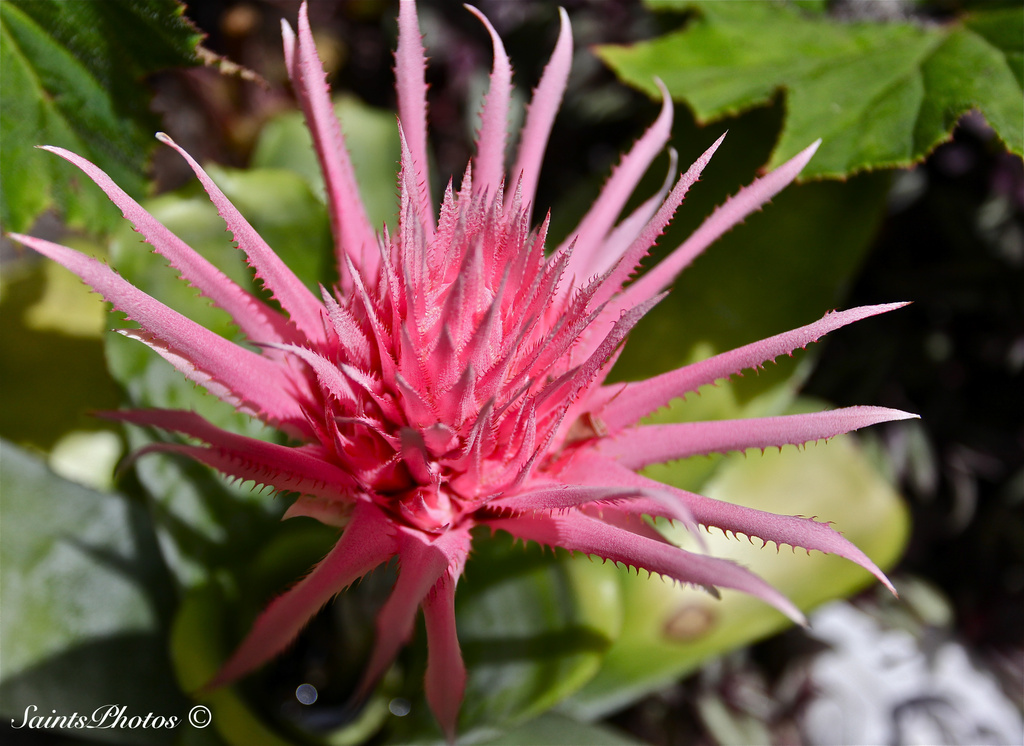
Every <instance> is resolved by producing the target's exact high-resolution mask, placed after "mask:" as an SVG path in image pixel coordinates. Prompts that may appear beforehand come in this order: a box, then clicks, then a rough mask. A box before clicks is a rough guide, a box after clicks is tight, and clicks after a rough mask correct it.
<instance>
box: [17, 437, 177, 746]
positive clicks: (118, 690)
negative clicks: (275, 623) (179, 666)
mask: <svg viewBox="0 0 1024 746" xmlns="http://www.w3.org/2000/svg"><path fill="white" fill-rule="evenodd" d="M0 457H2V460H3V471H2V473H0V512H2V514H3V522H2V524H0V537H2V541H0V606H2V607H3V617H2V635H0V702H2V703H3V704H2V710H3V714H4V716H5V717H18V718H19V722H20V719H21V717H22V716H23V714H24V712H25V709H26V708H27V707H30V706H32V705H35V706H36V707H38V708H39V711H40V712H39V713H38V714H42V715H50V714H51V710H55V711H56V712H57V714H63V715H71V714H72V712H76V711H77V712H78V713H79V714H82V715H91V714H92V713H93V712H94V711H95V710H97V708H101V707H103V706H105V705H109V704H111V703H117V704H119V705H124V706H126V707H127V711H126V712H127V714H128V716H129V717H132V716H135V715H142V716H145V715H146V714H147V713H148V712H153V713H155V714H157V715H163V716H165V717H167V716H172V715H173V716H178V717H184V714H185V704H186V703H185V701H184V699H183V697H182V696H181V693H180V691H178V689H177V687H176V685H175V683H174V678H173V674H172V673H171V669H170V664H169V660H168V657H167V645H166V638H165V636H164V630H165V625H166V623H167V619H168V618H169V616H170V610H169V608H168V599H169V596H170V591H171V585H170V582H169V578H168V576H167V571H166V568H165V567H164V566H163V564H162V562H161V559H160V556H159V553H158V552H157V551H156V546H155V538H154V536H153V533H152V529H151V528H150V526H149V522H148V516H147V513H146V511H145V510H144V509H143V508H142V507H141V506H139V505H137V504H134V503H132V502H130V501H129V500H128V499H127V498H126V497H124V496H123V495H118V494H103V493H100V492H95V491H93V490H90V489H87V488H85V487H81V486H79V485H76V484H73V483H71V482H67V481H65V480H63V479H61V478H60V477H57V476H56V475H54V474H53V473H52V472H50V471H48V470H47V469H46V467H45V466H44V465H43V463H42V462H41V461H40V460H39V459H37V458H36V457H34V456H32V455H30V454H29V453H28V452H26V451H24V450H21V449H20V448H17V447H16V446H12V445H10V444H8V443H6V442H3V443H0ZM89 735H91V736H92V737H93V738H94V739H99V740H103V741H108V742H114V743H118V742H120V743H134V742H136V741H137V740H138V738H139V734H138V732H137V731H133V730H125V729H94V730H91V731H89ZM147 738H149V739H151V742H153V743H171V742H173V741H174V738H175V732H174V731H173V730H162V731H158V730H153V731H148V732H147Z"/></svg>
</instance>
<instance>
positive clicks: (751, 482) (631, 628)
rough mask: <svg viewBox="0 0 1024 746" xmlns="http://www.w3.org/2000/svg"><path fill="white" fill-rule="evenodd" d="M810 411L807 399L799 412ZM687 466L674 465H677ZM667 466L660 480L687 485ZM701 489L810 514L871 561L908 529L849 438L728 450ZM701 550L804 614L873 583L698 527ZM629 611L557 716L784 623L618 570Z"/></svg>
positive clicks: (629, 693) (690, 542) (748, 604)
mask: <svg viewBox="0 0 1024 746" xmlns="http://www.w3.org/2000/svg"><path fill="white" fill-rule="evenodd" d="M811 408H817V409H820V408H821V407H820V406H817V407H809V406H808V403H807V402H803V404H802V406H801V410H802V411H807V410H808V409H811ZM686 463H687V462H685V461H684V462H680V464H681V465H685V464H686ZM675 468H676V465H669V466H667V467H665V469H663V470H662V471H661V472H659V473H658V475H657V478H659V479H661V480H663V481H666V482H669V483H675V484H686V483H687V482H688V480H689V475H688V473H687V472H686V470H685V469H683V470H681V471H680V472H679V478H678V479H677V478H675V475H673V473H672V471H673V469H675ZM702 493H703V494H705V495H707V496H708V497H712V498H715V499H719V500H724V501H726V502H732V503H737V504H740V505H745V506H748V507H753V508H757V509H760V510H767V511H771V512H773V513H781V514H788V515H805V516H817V517H818V518H819V519H827V520H830V521H832V522H833V524H834V526H835V528H836V529H837V530H839V531H842V532H843V535H844V536H845V537H846V538H847V539H849V540H850V541H852V542H853V543H854V544H856V545H857V546H858V547H860V548H861V549H862V550H863V551H864V553H865V554H867V555H868V556H869V557H871V558H872V559H873V560H874V561H875V562H876V563H877V564H878V565H879V566H881V567H883V568H884V567H888V566H891V565H892V564H893V563H894V562H895V561H896V559H897V558H898V557H899V555H900V553H901V551H902V548H903V546H904V543H905V542H906V538H907V535H908V530H909V522H908V516H907V511H906V508H905V507H904V505H903V503H902V501H901V500H900V498H899V495H898V494H896V492H895V491H894V489H893V488H892V486H891V485H890V484H889V483H888V482H886V481H885V479H883V478H882V477H881V476H880V475H879V474H878V473H877V471H876V470H875V468H874V467H873V466H872V465H871V464H870V463H868V461H867V460H866V458H865V457H864V455H863V454H862V453H861V452H860V451H859V450H858V448H857V447H856V445H855V441H854V440H853V438H851V437H850V436H840V437H838V438H834V439H832V440H830V441H828V442H827V443H818V444H816V445H813V444H812V445H809V446H808V447H806V448H804V449H796V448H790V447H787V448H785V449H783V450H781V451H779V452H773V451H768V452H766V453H765V454H763V455H761V454H757V453H750V454H749V455H744V454H730V455H729V456H727V457H725V458H723V459H722V465H721V466H720V468H719V469H718V470H717V471H716V473H715V475H714V477H713V478H712V479H711V480H710V481H709V482H708V483H707V484H705V485H704V488H703V489H702ZM667 535H668V536H669V537H670V538H672V539H673V540H674V541H677V542H679V543H680V545H681V546H683V547H684V548H687V549H690V550H691V551H702V550H701V549H700V548H699V547H698V546H697V544H696V542H695V541H694V539H693V537H692V536H690V535H689V534H687V533H686V532H685V531H683V530H681V529H677V528H669V529H668V530H667ZM702 535H703V536H704V538H705V539H706V541H707V550H706V551H707V553H709V554H711V555H713V556H716V557H725V558H728V559H732V560H735V561H737V562H739V563H740V564H742V565H744V566H746V567H749V568H751V569H752V570H754V571H755V572H756V573H757V574H758V575H760V576H761V577H763V578H764V579H765V580H767V581H768V582H769V583H771V584H772V585H773V586H775V587H776V588H778V589H779V590H780V591H782V592H783V593H785V594H786V595H787V596H788V597H789V598H790V599H792V601H793V602H794V603H795V604H796V605H797V606H799V607H800V608H801V609H803V610H805V611H806V610H808V609H811V608H814V607H816V606H818V605H820V604H822V603H824V602H826V601H828V600H831V599H835V598H842V597H844V596H847V595H849V594H851V593H853V592H854V591H856V590H858V589H860V588H862V587H864V586H865V585H867V584H869V583H871V582H872V577H871V576H870V575H869V574H868V573H867V571H865V570H863V569H861V568H860V567H858V566H857V565H855V564H853V563H852V562H848V561H847V560H844V559H841V558H839V557H835V556H831V555H822V554H820V553H818V552H815V553H814V554H813V555H810V556H808V554H807V553H805V552H804V551H802V550H799V549H797V550H795V551H790V549H789V548H788V547H782V548H780V549H779V550H778V551H776V549H775V547H762V546H761V544H760V542H758V541H756V540H755V541H747V540H746V538H745V537H736V538H726V537H725V536H723V535H722V534H721V532H719V531H714V532H711V533H710V534H708V533H707V532H702ZM615 572H616V573H617V574H618V575H619V578H620V581H621V583H622V594H623V602H624V608H625V610H626V615H625V619H624V620H623V625H622V631H621V632H620V634H619V636H618V637H617V639H616V642H615V644H614V645H613V646H612V647H611V649H610V650H609V651H608V655H607V656H606V658H605V661H604V664H603V665H602V667H601V671H600V672H599V673H598V675H597V676H596V677H594V678H593V679H592V680H591V681H590V682H589V683H588V684H587V685H586V686H585V687H584V688H583V689H582V690H580V691H579V692H577V693H576V694H575V695H573V697H572V698H571V699H570V700H569V701H567V702H565V703H563V705H562V707H561V709H562V710H563V711H565V712H567V713H569V714H571V715H573V716H575V717H579V718H582V719H585V720H589V719H594V718H598V717H602V716H603V715H605V714H607V713H609V712H612V711H614V710H616V709H619V708H621V707H624V706H626V705H627V704H629V703H630V702H632V701H635V700H636V699H638V698H640V697H642V696H645V695H646V694H649V693H650V692H653V691H656V690H657V689H659V688H661V687H663V686H665V685H666V684H668V683H670V682H671V681H673V680H676V679H678V678H680V677H681V676H684V675H686V674H687V673H689V672H691V671H694V670H696V669H697V668H698V667H699V666H700V665H701V664H702V663H703V662H705V661H706V660H708V659H709V658H711V657H713V656H717V655H722V654H724V653H726V652H728V651H730V650H733V649H735V648H738V647H741V646H743V645H748V644H750V643H752V642H754V641H756V640H758V639H761V638H763V637H766V636H768V635H769V634H772V633H774V632H777V631H778V630H780V629H783V628H785V627H786V626H788V625H789V624H791V622H789V621H788V620H787V619H785V618H784V617H783V616H782V615H781V614H780V613H779V612H777V611H775V610H774V609H771V608H770V607H768V606H766V605H765V604H764V603H763V602H761V601H758V600H757V599H755V598H753V597H751V596H747V595H745V594H742V593H738V592H735V591H729V590H727V589H726V590H722V599H721V601H716V600H715V599H714V598H712V597H711V596H709V595H708V594H707V593H704V592H703V591H701V590H697V589H694V588H682V587H679V586H674V585H671V584H670V583H668V582H667V581H664V580H662V579H661V578H658V577H656V576H655V577H652V578H647V577H638V576H636V575H633V574H630V573H629V572H627V571H625V570H616V571H615Z"/></svg>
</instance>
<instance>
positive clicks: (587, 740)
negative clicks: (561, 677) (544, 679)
mask: <svg viewBox="0 0 1024 746" xmlns="http://www.w3.org/2000/svg"><path fill="white" fill-rule="evenodd" d="M640 743H641V742H640V741H637V740H636V739H635V738H627V737H626V736H625V735H624V734H620V733H617V732H616V731H614V730H612V729H611V728H607V727H604V726H599V725H594V724H592V723H581V722H579V721H578V720H573V719H572V718H570V717H566V716H565V715H562V714H559V713H557V712H546V713H544V714H543V715H541V716H540V717H538V718H536V719H534V720H531V721H530V722H528V723H526V724H525V725H521V726H519V727H518V728H514V729H513V730H511V731H509V732H508V733H505V734H504V735H502V736H499V737H498V738H495V739H494V740H493V741H484V743H483V746H559V745H563V746H579V744H587V745H588V746H637V745H638V744H640Z"/></svg>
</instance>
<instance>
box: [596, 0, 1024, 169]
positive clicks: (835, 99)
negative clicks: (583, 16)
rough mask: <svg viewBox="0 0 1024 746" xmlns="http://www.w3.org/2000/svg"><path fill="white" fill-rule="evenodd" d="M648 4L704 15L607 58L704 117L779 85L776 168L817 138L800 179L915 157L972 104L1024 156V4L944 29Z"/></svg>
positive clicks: (757, 9) (772, 6)
mask: <svg viewBox="0 0 1024 746" xmlns="http://www.w3.org/2000/svg"><path fill="white" fill-rule="evenodd" d="M650 4H651V7H652V8H654V9H656V10H657V9H666V8H672V9H679V8H693V9H695V10H697V11H698V13H699V15H698V17H697V18H696V19H694V20H693V21H691V23H690V24H689V25H688V26H687V27H686V28H684V29H683V30H681V31H676V32H673V33H670V34H667V35H665V36H663V37H661V38H658V39H654V40H651V41H646V42H640V43H638V44H635V45H633V46H629V47H622V46H605V47H601V48H600V50H599V54H600V56H601V57H602V58H603V59H604V60H605V62H607V63H608V64H609V65H610V66H611V67H612V68H613V69H614V70H615V72H616V73H617V74H618V75H619V76H620V77H621V78H622V79H623V80H624V81H626V82H627V83H629V84H631V85H634V86H636V87H638V88H640V89H642V90H644V91H646V92H648V93H650V94H651V95H657V88H656V86H655V83H654V78H655V77H660V78H661V79H662V80H663V81H664V82H665V84H666V85H667V86H668V88H669V91H670V92H671V93H672V96H673V98H675V99H676V100H678V101H683V102H685V103H686V104H687V105H688V106H690V107H691V108H692V109H693V111H694V113H695V114H696V116H697V118H698V119H699V120H702V121H714V120H718V119H721V118H723V117H726V116H729V115H731V114H736V113H738V112H741V111H745V110H747V109H750V108H752V107H756V106H762V105H765V104H767V103H769V102H770V101H771V100H772V99H773V98H774V97H775V96H776V95H777V94H778V93H779V92H780V91H783V92H784V93H785V97H786V118H785V122H784V125H783V129H782V133H781V135H780V137H779V141H778V143H777V144H776V147H775V150H774V151H773V153H772V157H771V161H770V163H769V165H770V166H776V165H778V164H779V163H781V162H782V161H784V160H786V159H787V158H790V157H791V156H793V155H794V154H796V153H797V152H798V151H800V150H801V149H803V148H804V147H806V146H807V145H808V144H809V143H811V142H813V141H814V140H815V139H817V138H819V137H820V138H822V139H823V140H824V142H823V144H822V146H821V149H820V150H819V151H818V153H817V155H816V156H815V157H814V159H813V160H812V161H811V163H810V165H809V166H808V167H807V168H806V169H805V170H804V172H803V174H802V176H803V178H805V179H806V178H814V177H829V178H841V177H845V176H847V175H849V174H852V173H856V172H858V171H864V170H872V169H879V168H892V167H900V166H909V165H911V164H913V163H916V162H918V161H920V160H922V159H923V158H924V157H925V156H927V155H928V153H929V152H931V150H932V149H933V148H935V146H936V145H938V144H939V143H940V142H943V141H945V140H947V139H949V137H950V133H951V132H952V130H953V127H954V126H955V125H956V122H957V120H958V119H959V118H960V116H962V115H963V114H965V113H966V112H968V111H970V110H972V109H976V110H978V111H980V112H981V113H982V114H983V115H984V116H985V118H986V120H987V121H988V122H989V124H990V125H991V126H992V127H993V129H994V130H995V131H996V133H997V134H998V136H999V137H1000V138H1001V139H1002V140H1003V142H1004V143H1005V144H1006V146H1007V147H1008V148H1009V149H1010V150H1011V151H1013V152H1015V153H1018V154H1024V107H1021V103H1020V102H1021V100H1022V97H1024V90H1022V79H1024V73H1022V71H1021V65H1022V57H1021V52H1020V41H1019V40H1020V38H1021V37H1022V35H1024V9H1009V10H998V11H992V12H988V13H986V12H979V13H977V14H975V15H973V16H970V17H969V18H967V19H966V21H965V22H962V23H952V24H948V25H943V26H938V25H924V24H915V23H910V22H901V23H877V22H840V21H837V20H834V19H830V18H828V17H827V16H824V15H822V14H817V13H815V14H810V13H804V12H802V11H801V10H800V9H799V8H797V7H795V6H793V5H789V4H784V3H768V2H745V3H731V2H673V3H664V2H651V3H650Z"/></svg>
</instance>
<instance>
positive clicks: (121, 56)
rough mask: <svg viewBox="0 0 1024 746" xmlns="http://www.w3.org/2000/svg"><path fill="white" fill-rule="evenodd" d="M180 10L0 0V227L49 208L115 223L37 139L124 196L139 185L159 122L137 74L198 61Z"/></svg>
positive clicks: (102, 201) (128, 3) (135, 2)
mask: <svg viewBox="0 0 1024 746" xmlns="http://www.w3.org/2000/svg"><path fill="white" fill-rule="evenodd" d="M182 10H183V6H182V5H181V4H179V3H178V2H176V0H116V1H115V2H111V1H109V0H108V1H107V2H70V3H69V2H62V0H4V2H3V3H0V87H2V88H3V92H4V105H3V108H2V113H0V139H2V140H3V144H4V146H3V152H2V156H0V181H2V183H3V191H2V193H0V222H2V223H3V225H4V228H5V229H6V230H19V231H24V230H26V229H28V228H29V227H30V226H31V225H32V223H33V221H34V220H35V218H36V217H37V216H38V215H39V214H40V213H41V212H42V211H43V210H45V209H47V208H49V207H51V206H55V207H57V208H58V209H59V210H60V211H61V212H63V213H64V214H65V217H66V219H68V220H69V221H70V222H72V223H74V224H77V225H81V226H85V227H86V228H89V229H93V230H99V229H107V228H109V227H111V226H112V225H113V224H114V222H115V221H116V218H117V210H116V209H114V208H112V207H111V206H110V205H109V204H108V203H107V200H106V197H104V196H103V194H102V193H101V192H100V191H99V190H98V189H97V188H96V187H95V186H93V185H92V184H91V183H89V184H85V183H84V182H86V181H87V180H85V179H82V178H81V176H80V174H79V173H78V172H77V170H76V169H74V168H73V167H72V166H70V164H67V163H64V162H63V161H61V160H60V159H59V158H56V157H54V156H52V155H50V154H48V153H41V152H39V151H37V150H34V149H33V148H34V146H36V145H59V146H62V147H65V148H68V149H70V150H74V151H75V152H76V153H78V154H79V155H82V156H84V157H86V158H88V159H89V160H91V161H93V162H94V163H96V164H97V165H98V166H100V167H101V168H103V169H104V170H105V171H107V172H108V173H109V174H110V176H111V177H112V178H113V179H114V180H115V181H116V182H117V183H118V184H120V185H121V187H122V188H124V189H125V190H126V191H127V192H129V193H130V194H132V195H134V196H136V197H138V196H140V195H141V194H142V193H143V192H144V191H145V186H146V182H145V178H144V174H143V169H144V167H145V163H146V159H147V158H148V155H149V153H150V151H151V150H152V148H153V146H154V145H155V141H154V140H153V132H154V131H155V130H156V129H158V125H157V120H156V117H155V116H154V115H153V114H152V112H150V110H149V99H150V96H149V94H148V92H147V90H146V88H145V86H144V84H143V78H144V77H145V76H146V75H148V74H150V73H153V72H156V71H158V70H162V69H165V68H169V67H180V66H186V65H195V64H198V59H197V58H196V55H195V48H196V45H197V44H198V43H199V41H200V39H201V35H200V34H199V33H198V32H197V31H196V30H195V29H194V28H193V27H192V26H191V24H189V23H188V21H187V20H185V18H184V17H183V16H182ZM79 185H81V188H79Z"/></svg>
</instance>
